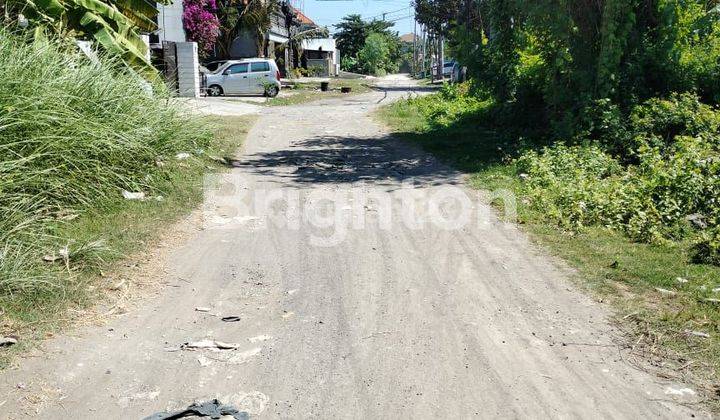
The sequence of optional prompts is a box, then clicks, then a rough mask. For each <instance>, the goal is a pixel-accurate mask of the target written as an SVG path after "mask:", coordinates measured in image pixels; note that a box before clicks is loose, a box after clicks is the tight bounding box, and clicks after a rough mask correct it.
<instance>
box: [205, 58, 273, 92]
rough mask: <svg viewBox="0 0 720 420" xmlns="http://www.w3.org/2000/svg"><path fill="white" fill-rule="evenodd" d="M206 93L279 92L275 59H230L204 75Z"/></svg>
mask: <svg viewBox="0 0 720 420" xmlns="http://www.w3.org/2000/svg"><path fill="white" fill-rule="evenodd" d="M206 86H207V93H208V95H210V96H220V95H250V94H256V95H266V96H269V97H271V98H272V97H275V96H277V94H278V93H280V70H279V69H278V66H277V64H276V63H275V60H273V59H269V58H246V59H243V60H230V61H228V62H227V63H225V64H223V65H222V66H220V67H219V68H218V70H217V71H216V72H214V73H210V74H208V75H206Z"/></svg>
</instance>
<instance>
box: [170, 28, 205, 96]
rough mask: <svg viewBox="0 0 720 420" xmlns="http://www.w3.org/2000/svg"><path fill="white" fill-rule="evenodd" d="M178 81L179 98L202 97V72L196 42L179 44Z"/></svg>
mask: <svg viewBox="0 0 720 420" xmlns="http://www.w3.org/2000/svg"><path fill="white" fill-rule="evenodd" d="M175 46H176V51H177V79H178V96H184V97H198V96H200V70H199V68H198V48H197V44H196V43H194V42H178V43H176V44H175Z"/></svg>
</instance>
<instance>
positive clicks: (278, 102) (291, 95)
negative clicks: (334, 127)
mask: <svg viewBox="0 0 720 420" xmlns="http://www.w3.org/2000/svg"><path fill="white" fill-rule="evenodd" d="M329 83H330V85H329V90H328V91H327V92H323V91H321V90H320V83H317V82H316V83H295V84H294V85H293V87H292V88H291V89H285V90H284V91H283V93H285V94H284V95H283V94H281V95H280V96H277V97H275V98H268V100H267V102H265V104H266V105H268V106H284V105H297V104H302V103H306V102H311V101H317V100H320V99H328V98H339V97H342V96H347V95H357V94H360V93H367V92H370V91H371V90H372V88H371V86H370V83H369V81H368V80H365V79H337V78H330V79H329ZM343 87H346V88H350V92H349V93H342V92H341V91H340V89H341V88H343Z"/></svg>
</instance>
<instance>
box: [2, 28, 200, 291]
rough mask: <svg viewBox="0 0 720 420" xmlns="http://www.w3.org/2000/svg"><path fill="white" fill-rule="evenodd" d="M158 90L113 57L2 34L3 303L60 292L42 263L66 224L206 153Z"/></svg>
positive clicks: (148, 188)
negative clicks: (173, 163) (182, 156)
mask: <svg viewBox="0 0 720 420" xmlns="http://www.w3.org/2000/svg"><path fill="white" fill-rule="evenodd" d="M154 91H155V92H154ZM158 92H160V93H158ZM163 92H164V90H163V89H159V88H158V89H153V88H151V85H150V84H148V83H147V82H145V81H144V80H143V79H142V78H141V77H140V76H138V75H137V74H135V73H133V72H132V71H131V70H128V69H127V68H126V67H125V66H123V65H122V64H121V63H119V62H117V61H116V60H114V59H112V58H110V57H104V58H103V57H101V58H100V59H99V60H90V59H88V58H87V57H85V56H84V55H83V54H81V53H79V52H77V51H76V50H74V49H72V48H69V47H67V46H65V45H62V44H59V43H55V42H53V41H44V42H42V41H28V40H27V39H25V38H24V37H22V36H18V35H15V34H11V33H8V32H7V31H3V30H0V298H3V297H4V298H8V296H17V298H21V297H22V296H27V295H29V294H30V295H32V294H36V293H41V292H43V291H46V290H48V289H56V288H61V287H62V285H61V284H60V283H59V282H58V281H56V280H57V279H58V275H57V274H56V273H53V268H48V266H53V264H47V263H43V262H42V257H43V255H46V254H47V253H48V252H52V250H53V249H54V250H57V245H58V244H62V243H63V242H64V241H65V238H60V237H58V236H57V235H58V232H59V228H58V227H59V226H62V224H63V223H65V222H64V221H66V220H68V219H70V218H72V217H75V216H76V215H83V214H84V213H87V212H90V211H93V212H95V211H97V210H99V209H101V208H102V206H105V205H108V203H113V202H115V203H117V202H118V200H121V199H122V198H121V197H122V191H123V190H127V191H143V192H146V193H148V194H154V193H155V194H160V192H159V191H157V189H158V188H159V186H160V185H163V182H165V183H166V184H167V180H168V179H169V178H170V171H172V170H176V169H177V168H175V169H173V168H169V167H167V166H166V165H163V164H162V162H163V161H164V160H166V159H167V160H169V159H174V156H175V154H177V153H178V152H196V151H198V150H202V149H203V148H204V147H206V146H207V145H208V143H209V140H210V135H209V131H208V130H207V129H206V128H205V127H204V126H203V124H202V123H201V122H200V121H199V120H198V119H197V118H194V117H190V116H188V115H185V114H184V113H183V112H181V111H180V110H178V109H176V108H175V107H174V106H173V105H172V103H171V102H170V101H169V98H168V97H167V96H166V94H165V93H163ZM80 246H81V247H82V246H85V245H80ZM85 249H86V248H85ZM68 252H72V250H69V251H68ZM61 254H62V253H61ZM58 265H60V264H58ZM63 269H67V267H63ZM55 270H60V268H55Z"/></svg>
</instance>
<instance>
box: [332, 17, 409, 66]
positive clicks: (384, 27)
mask: <svg viewBox="0 0 720 420" xmlns="http://www.w3.org/2000/svg"><path fill="white" fill-rule="evenodd" d="M334 26H335V28H336V29H337V31H336V32H335V39H336V42H337V46H338V49H340V51H341V52H342V56H343V57H347V58H348V59H347V60H343V61H344V62H345V63H351V62H357V58H358V53H359V52H360V50H361V49H362V48H363V46H364V45H365V40H366V39H367V38H368V36H370V34H372V33H378V34H384V35H387V36H390V37H393V36H394V37H395V38H397V33H393V32H391V31H389V29H390V28H392V27H393V26H394V23H392V22H386V21H383V20H377V19H375V20H372V21H369V22H368V21H364V20H363V19H362V17H361V16H360V15H357V14H353V15H347V16H345V17H344V18H343V19H342V22H340V23H338V24H337V25H334ZM397 45H398V48H397V50H398V55H399V45H400V41H399V40H398V43H397ZM341 66H342V67H343V69H344V70H348V71H359V70H360V69H358V68H347V67H345V66H343V65H342V63H341Z"/></svg>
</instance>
